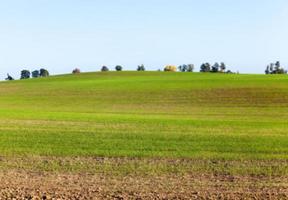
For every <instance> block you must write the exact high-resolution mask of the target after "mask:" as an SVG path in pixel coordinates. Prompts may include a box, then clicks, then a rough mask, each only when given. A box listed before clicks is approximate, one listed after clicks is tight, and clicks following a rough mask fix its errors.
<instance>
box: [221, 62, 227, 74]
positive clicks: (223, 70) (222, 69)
mask: <svg viewBox="0 0 288 200" xmlns="http://www.w3.org/2000/svg"><path fill="white" fill-rule="evenodd" d="M225 70H226V65H225V63H224V62H221V64H220V71H221V72H225Z"/></svg>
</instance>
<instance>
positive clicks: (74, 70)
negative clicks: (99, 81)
mask: <svg viewBox="0 0 288 200" xmlns="http://www.w3.org/2000/svg"><path fill="white" fill-rule="evenodd" d="M80 73H81V71H80V69H78V68H75V69H73V71H72V74H80Z"/></svg>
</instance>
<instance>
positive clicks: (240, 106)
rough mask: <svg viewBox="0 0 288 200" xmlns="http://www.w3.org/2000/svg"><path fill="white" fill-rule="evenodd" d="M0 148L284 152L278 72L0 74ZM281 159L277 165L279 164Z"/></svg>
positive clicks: (286, 101) (284, 99)
mask: <svg viewBox="0 0 288 200" xmlns="http://www.w3.org/2000/svg"><path fill="white" fill-rule="evenodd" d="M0 92H1V95H0V155H1V156H2V157H5V158H7V159H8V160H9V158H11V159H12V158H15V157H19V158H21V157H23V158H24V157H25V158H29V157H31V158H32V157H33V158H35V157H45V158H47V157H48V158H49V157H54V158H55V157H56V158H63V159H65V158H73V157H74V158H76V157H77V158H79V157H80V158H92V157H95V158H96V157H110V158H111V157H112V158H119V157H121V158H122V157H125V158H126V159H127V158H128V159H129V158H141V159H146V158H147V159H172V160H173V159H188V160H189V159H191V160H198V161H199V162H201V161H204V160H206V161H207V160H221V161H223V162H226V161H227V162H228V161H231V162H234V161H249V162H251V161H255V162H256V161H258V162H265V161H267V162H271V163H272V162H274V161H275V162H284V165H285V166H286V168H287V160H288V76H286V75H239V74H211V73H209V74H205V73H170V72H99V73H82V74H76V75H61V76H53V77H49V78H38V79H29V80H20V81H11V82H1V83H0ZM285 166H283V167H285Z"/></svg>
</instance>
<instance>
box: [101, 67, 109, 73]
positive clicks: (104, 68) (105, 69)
mask: <svg viewBox="0 0 288 200" xmlns="http://www.w3.org/2000/svg"><path fill="white" fill-rule="evenodd" d="M101 71H102V72H108V71H109V68H108V67H106V66H103V67H102V69H101Z"/></svg>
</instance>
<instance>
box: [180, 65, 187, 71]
mask: <svg viewBox="0 0 288 200" xmlns="http://www.w3.org/2000/svg"><path fill="white" fill-rule="evenodd" d="M187 68H188V66H187V65H185V64H184V65H180V66H179V67H178V69H179V71H180V72H186V71H187Z"/></svg>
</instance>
